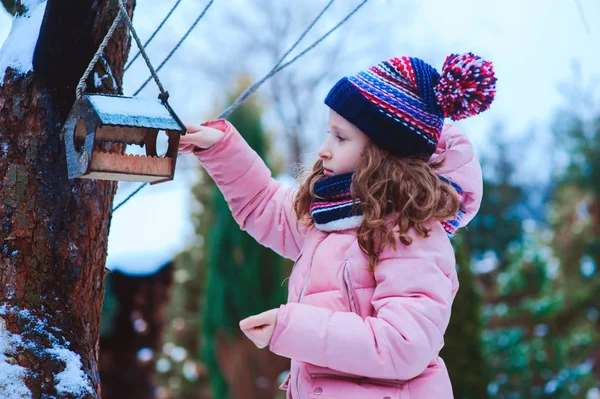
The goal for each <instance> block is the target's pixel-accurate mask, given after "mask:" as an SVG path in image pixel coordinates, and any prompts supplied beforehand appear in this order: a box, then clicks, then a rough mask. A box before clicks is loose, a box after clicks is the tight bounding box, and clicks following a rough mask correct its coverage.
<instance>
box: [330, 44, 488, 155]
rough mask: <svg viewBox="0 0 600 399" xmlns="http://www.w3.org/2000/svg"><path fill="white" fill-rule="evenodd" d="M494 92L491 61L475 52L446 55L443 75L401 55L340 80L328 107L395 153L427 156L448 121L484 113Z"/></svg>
mask: <svg viewBox="0 0 600 399" xmlns="http://www.w3.org/2000/svg"><path fill="white" fill-rule="evenodd" d="M495 93H496V77H495V75H494V69H493V66H492V63H491V62H489V61H485V60H483V59H482V58H480V57H478V56H476V55H474V54H471V53H466V54H461V55H457V54H452V55H450V56H448V57H447V58H446V61H445V63H444V66H443V69H442V74H441V75H440V74H439V73H438V72H437V71H436V69H435V68H433V67H432V66H431V65H429V64H427V63H426V62H424V61H422V60H420V59H419V58H414V57H401V58H392V59H390V60H387V61H383V62H381V63H380V64H378V65H375V66H372V67H371V68H369V69H368V70H366V71H361V72H359V73H358V74H356V75H353V76H349V77H344V78H342V79H340V80H339V81H338V82H337V83H336V84H335V86H333V88H332V89H331V90H330V92H329V94H328V95H327V97H326V98H325V104H327V105H328V106H329V107H330V108H331V109H333V110H334V111H335V112H337V113H338V114H340V115H341V116H342V117H343V118H345V119H346V120H348V121H349V122H351V123H352V124H354V125H355V126H356V127H358V128H359V129H360V130H362V131H363V132H364V133H365V134H367V135H368V136H369V137H370V138H371V139H372V140H373V141H374V142H375V143H377V144H378V145H380V146H381V147H383V148H386V149H388V150H389V151H391V152H392V153H394V154H396V155H398V156H401V157H409V156H418V157H427V158H428V157H429V156H431V155H432V154H433V153H434V151H435V149H436V147H437V142H438V140H439V138H440V135H441V133H442V128H443V126H444V118H446V117H450V118H452V119H453V120H459V119H463V118H466V117H469V116H472V115H475V114H478V113H480V112H482V111H485V110H486V109H488V108H489V107H490V105H491V103H492V101H493V99H494V95H495Z"/></svg>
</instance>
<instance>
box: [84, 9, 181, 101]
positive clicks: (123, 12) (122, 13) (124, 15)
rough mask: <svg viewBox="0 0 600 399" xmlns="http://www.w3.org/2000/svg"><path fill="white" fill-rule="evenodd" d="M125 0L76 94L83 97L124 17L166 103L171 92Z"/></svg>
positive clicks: (162, 99) (160, 97) (161, 98)
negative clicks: (159, 76) (167, 89)
mask: <svg viewBox="0 0 600 399" xmlns="http://www.w3.org/2000/svg"><path fill="white" fill-rule="evenodd" d="M124 1H125V0H118V3H119V12H118V13H117V16H116V17H115V20H114V21H113V23H112V25H111V26H110V28H109V29H108V32H106V35H105V36H104V39H103V40H102V43H100V46H99V47H98V50H97V51H96V54H94V57H93V58H92V60H91V61H90V63H89V65H88V67H87V69H86V70H85V71H84V73H83V75H82V76H81V79H79V83H78V84H77V89H76V90H75V96H76V98H77V99H78V100H79V99H80V98H81V96H82V95H83V93H84V91H85V87H86V83H85V82H86V81H87V79H88V78H89V76H90V73H92V70H93V69H94V66H95V65H96V63H97V62H98V60H99V59H100V56H101V55H102V53H103V52H104V49H105V48H106V46H107V44H108V41H109V40H110V38H111V37H112V35H113V33H115V30H117V27H118V26H119V22H121V19H122V18H125V22H126V23H127V26H128V27H129V30H130V31H131V34H132V35H133V38H134V40H135V42H136V44H137V46H138V48H139V49H140V54H141V55H142V57H143V58H144V61H146V65H147V66H148V69H149V70H150V74H151V75H152V76H151V78H154V81H155V82H156V85H157V86H158V89H159V90H160V95H159V96H158V97H159V99H160V100H161V101H163V102H164V103H166V102H167V100H168V99H169V93H168V92H167V91H166V90H165V89H164V87H163V85H162V83H161V82H160V79H159V78H158V75H157V74H156V71H155V70H154V67H153V66H152V63H151V62H150V59H149V58H148V55H147V54H146V51H145V50H144V46H143V45H142V42H141V40H140V38H139V37H138V35H137V32H136V31H135V28H134V27H133V23H132V22H131V18H129V14H127V8H126V6H125V3H124Z"/></svg>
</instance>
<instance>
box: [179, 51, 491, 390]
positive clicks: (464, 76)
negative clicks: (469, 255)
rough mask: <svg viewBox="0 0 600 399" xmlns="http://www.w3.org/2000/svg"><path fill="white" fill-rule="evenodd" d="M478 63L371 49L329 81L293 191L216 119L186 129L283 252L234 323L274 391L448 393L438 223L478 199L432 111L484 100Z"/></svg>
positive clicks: (446, 265) (240, 215) (190, 145)
mask: <svg viewBox="0 0 600 399" xmlns="http://www.w3.org/2000/svg"><path fill="white" fill-rule="evenodd" d="M495 83H496V78H495V76H494V72H493V68H492V65H491V63H490V62H487V61H484V60H482V59H481V58H479V57H477V56H475V55H473V54H471V53H467V54H462V55H451V56H449V57H448V58H447V59H446V62H445V63H444V67H443V70H442V73H441V75H440V74H438V72H437V71H436V70H435V69H434V68H433V67H431V66H430V65H428V64H426V63H425V62H423V61H422V60H420V59H418V58H410V57H402V58H393V59H390V60H388V61H384V62H382V63H380V64H379V65H376V66H373V67H371V68H369V69H368V70H366V71H363V72H360V73H358V74H356V75H354V76H350V77H344V78H342V79H341V80H340V81H339V82H338V83H337V84H336V85H335V86H334V87H333V88H332V89H331V91H330V92H329V94H328V95H327V98H326V99H325V103H326V104H327V105H328V106H329V135H328V137H327V139H326V140H325V142H324V143H323V144H322V145H321V147H320V149H319V151H318V155H319V160H318V161H317V162H316V163H315V164H314V166H313V167H312V171H310V172H309V173H308V174H307V176H306V177H305V178H304V179H303V180H302V182H301V184H300V187H299V189H297V190H296V189H286V188H284V187H283V186H282V185H281V184H280V183H278V182H276V181H275V180H274V179H272V178H271V174H270V172H269V170H268V169H267V167H266V166H265V164H264V163H263V162H262V160H261V159H260V158H259V157H258V155H257V154H256V153H255V152H254V151H253V150H252V149H251V148H250V147H249V146H248V145H247V144H246V143H245V141H244V140H243V139H242V137H241V136H240V134H239V133H238V132H237V131H236V130H235V128H234V127H233V126H232V125H231V124H229V123H228V122H227V121H225V120H216V121H212V122H208V123H206V124H204V126H203V127H198V128H194V127H191V126H190V127H189V132H190V134H188V135H186V136H184V137H182V139H181V144H180V151H181V152H183V153H189V152H193V153H194V154H195V155H196V156H197V157H198V159H199V160H200V161H201V162H202V164H203V166H204V167H205V168H206V171H207V172H208V173H209V174H210V176H211V177H212V178H213V179H214V180H215V182H216V183H217V185H218V186H219V188H220V190H221V191H222V192H223V194H224V196H225V198H226V199H227V202H228V203H229V206H230V208H231V211H232V213H233V215H234V217H235V219H236V220H237V221H238V223H239V224H240V226H241V228H242V229H244V230H246V231H248V232H249V233H250V234H251V235H252V236H253V237H255V238H256V240H257V241H258V242H260V243H261V244H263V245H265V246H268V247H269V248H272V249H273V250H275V251H276V252H277V253H279V254H281V255H282V256H285V257H287V258H290V259H295V260H296V263H295V266H294V268H293V271H292V274H291V276H290V279H289V298H288V303H287V304H286V305H282V306H281V307H280V308H278V309H272V310H269V311H266V312H264V313H262V314H259V315H256V316H252V317H249V318H247V319H245V320H242V321H241V322H240V327H241V329H242V330H243V331H244V333H245V334H246V335H247V336H248V337H249V338H250V339H251V340H252V341H253V342H254V343H255V344H256V345H257V346H258V347H259V348H263V347H266V346H269V349H270V350H271V351H272V352H274V353H276V354H278V355H281V356H284V357H288V358H290V359H291V372H290V374H289V375H288V377H287V379H286V381H285V382H284V384H283V385H282V388H283V389H287V397H288V398H294V399H300V398H346V399H353V398H357V399H358V398H360V399H370V398H377V399H385V398H388V399H391V398H395V399H448V398H452V397H453V395H452V387H451V384H450V379H449V377H448V372H447V370H446V367H445V365H444V362H443V361H442V359H441V358H440V357H439V356H438V354H439V352H440V350H441V349H442V346H443V345H444V339H443V336H444V332H445V330H446V327H447V326H448V321H449V319H450V309H451V306H452V301H453V299H454V296H455V295H456V292H457V290H458V281H457V277H456V270H455V257H454V252H453V249H452V246H451V244H450V239H449V236H451V235H452V234H453V233H454V231H455V230H456V229H457V228H459V227H463V226H465V225H466V224H467V223H468V222H469V221H470V220H471V219H472V218H473V217H474V216H475V214H476V213H477V211H478V209H479V205H480V202H481V196H482V176H481V167H480V164H479V161H478V159H477V157H476V156H475V154H474V152H473V147H472V145H471V143H470V142H469V140H468V139H467V138H466V137H465V136H463V135H462V134H461V133H460V132H459V131H458V130H457V129H456V128H455V127H452V126H451V125H444V118H445V117H451V118H452V119H454V120H458V119H461V118H465V117H468V116H471V115H474V114H477V113H479V112H481V111H483V110H485V109H487V108H488V107H489V106H490V104H491V102H492V100H493V97H494V94H495Z"/></svg>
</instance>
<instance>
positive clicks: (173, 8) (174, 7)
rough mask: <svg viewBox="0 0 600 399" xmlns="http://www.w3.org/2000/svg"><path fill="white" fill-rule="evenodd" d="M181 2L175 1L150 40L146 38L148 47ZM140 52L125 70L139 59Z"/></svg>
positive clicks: (145, 44)
mask: <svg viewBox="0 0 600 399" xmlns="http://www.w3.org/2000/svg"><path fill="white" fill-rule="evenodd" d="M180 3H181V0H177V2H175V5H173V7H172V8H171V11H169V13H168V14H167V16H166V17H165V18H164V19H163V20H162V22H161V23H160V24H159V25H158V27H157V28H156V30H155V31H154V33H152V35H151V36H150V38H149V39H148V40H146V43H144V47H148V45H149V44H150V42H151V41H152V40H153V39H154V37H155V36H156V34H157V33H158V31H159V30H161V29H162V27H163V25H164V24H165V23H166V22H167V20H168V19H169V18H171V15H172V14H173V12H174V11H175V9H176V8H177V7H178V6H179V4H180ZM140 54H142V52H141V51H138V53H137V54H136V55H135V57H133V58H132V59H131V61H129V63H128V64H127V66H126V67H125V70H124V72H127V70H128V69H129V68H130V67H131V65H132V64H133V63H134V62H135V60H137V59H138V57H139V56H140Z"/></svg>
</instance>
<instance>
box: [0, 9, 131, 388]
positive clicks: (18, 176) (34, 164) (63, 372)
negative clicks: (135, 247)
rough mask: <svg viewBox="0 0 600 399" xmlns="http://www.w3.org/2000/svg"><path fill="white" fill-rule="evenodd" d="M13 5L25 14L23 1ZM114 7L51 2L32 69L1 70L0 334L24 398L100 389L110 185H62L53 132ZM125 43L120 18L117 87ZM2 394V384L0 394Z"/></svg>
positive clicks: (114, 57)
mask: <svg viewBox="0 0 600 399" xmlns="http://www.w3.org/2000/svg"><path fill="white" fill-rule="evenodd" d="M128 2H129V7H130V9H133V6H134V3H135V0H129V1H128ZM16 9H17V14H18V13H19V12H28V10H27V9H26V8H25V7H22V5H21V4H20V2H17V6H16ZM117 10H118V4H117V3H116V2H114V1H103V0H48V1H47V4H46V12H45V16H44V20H43V23H42V26H41V29H40V34H39V39H38V43H37V46H36V50H35V53H34V59H33V67H34V68H33V71H32V72H28V73H26V74H19V73H18V72H17V71H15V70H13V69H11V68H10V67H9V68H8V70H7V71H6V76H5V79H4V82H3V83H0V84H1V86H0V223H1V226H2V232H1V233H0V234H1V236H0V340H2V339H3V340H4V344H5V348H6V343H8V344H10V343H11V342H12V343H13V345H12V346H10V345H8V349H7V350H6V351H5V353H4V355H5V356H6V359H5V361H6V362H7V363H8V364H10V365H11V366H12V367H20V368H21V370H23V373H22V376H21V380H22V381H24V383H25V384H26V386H27V389H28V390H29V392H30V395H29V396H27V395H24V396H22V397H31V398H41V397H60V398H75V397H77V398H99V397H100V396H101V393H100V380H99V374H98V364H97V360H98V336H99V322H100V312H101V306H102V300H103V296H104V277H105V261H106V248H107V240H108V230H109V224H110V218H111V214H112V211H111V210H112V202H113V196H114V194H115V191H116V188H117V185H116V184H115V183H114V182H105V181H93V180H69V179H68V178H67V168H66V158H65V153H64V145H63V143H62V140H61V138H60V137H59V132H60V129H61V127H62V124H63V122H64V121H65V119H66V117H67V115H68V113H69V111H70V108H71V106H72V104H73V102H74V99H75V96H74V94H75V87H76V85H77V82H78V80H79V78H80V77H81V75H82V73H83V71H84V69H85V67H86V66H87V64H88V63H89V61H90V60H91V58H92V55H93V54H94V52H95V51H96V49H97V46H98V44H99V43H100V42H101V41H102V39H103V37H104V34H105V33H106V32H107V30H108V27H109V26H110V24H111V23H112V21H113V19H114V17H115V16H116V13H117ZM129 46H130V43H129V36H128V32H127V31H126V30H125V28H124V24H123V25H121V27H120V29H119V30H118V31H117V32H115V35H114V36H113V38H112V40H111V42H110V43H109V45H108V47H107V48H106V50H105V53H104V54H105V59H106V61H107V63H108V64H109V65H110V67H111V68H112V72H113V74H114V76H115V78H116V81H117V87H121V85H120V83H121V80H122V75H123V66H124V63H125V58H126V55H127V53H128V51H129ZM91 86H92V87H90V85H88V87H89V88H90V91H92V90H93V89H94V88H93V85H91ZM2 327H4V328H5V330H4V331H3V330H2ZM15 337H17V338H15ZM18 339H20V340H21V344H20V345H19V344H16V342H17V340H18ZM0 348H2V343H0ZM2 355H3V354H2V353H0V362H1V361H2ZM79 362H80V364H79ZM66 377H77V378H75V381H74V382H73V383H68V381H67V379H66ZM3 389H4V390H5V392H4V393H5V394H6V390H9V389H10V386H9V385H7V386H4V387H2V386H0V396H2V394H3ZM9 393H10V392H9ZM10 397H16V396H10Z"/></svg>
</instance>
